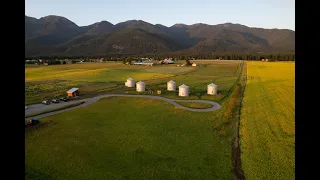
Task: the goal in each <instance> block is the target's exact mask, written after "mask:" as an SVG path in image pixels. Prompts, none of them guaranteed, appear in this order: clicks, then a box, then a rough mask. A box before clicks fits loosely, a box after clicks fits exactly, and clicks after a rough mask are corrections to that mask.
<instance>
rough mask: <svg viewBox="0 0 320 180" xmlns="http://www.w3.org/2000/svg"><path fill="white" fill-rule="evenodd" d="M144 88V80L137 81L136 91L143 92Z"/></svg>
mask: <svg viewBox="0 0 320 180" xmlns="http://www.w3.org/2000/svg"><path fill="white" fill-rule="evenodd" d="M145 90H146V85H145V84H144V82H142V81H139V82H137V91H138V92H144V91H145Z"/></svg>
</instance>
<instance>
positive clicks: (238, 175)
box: [232, 63, 247, 180]
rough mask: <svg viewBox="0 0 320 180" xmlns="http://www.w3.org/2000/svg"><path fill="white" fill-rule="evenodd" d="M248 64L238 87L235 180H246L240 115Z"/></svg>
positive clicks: (243, 66)
mask: <svg viewBox="0 0 320 180" xmlns="http://www.w3.org/2000/svg"><path fill="white" fill-rule="evenodd" d="M246 73H247V72H246V64H245V63H243V65H242V73H241V74H240V79H239V82H238V86H239V87H240V89H239V90H240V91H239V92H238V102H237V105H238V109H237V111H236V120H237V122H236V123H237V125H236V135H235V137H234V138H233V142H232V164H233V167H234V173H235V179H236V180H245V179H246V178H245V176H244V172H243V170H242V164H241V150H240V145H239V139H240V134H239V131H240V113H241V106H242V99H243V95H244V89H245V86H246V78H247V74H246Z"/></svg>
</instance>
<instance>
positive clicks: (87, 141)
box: [25, 61, 242, 180]
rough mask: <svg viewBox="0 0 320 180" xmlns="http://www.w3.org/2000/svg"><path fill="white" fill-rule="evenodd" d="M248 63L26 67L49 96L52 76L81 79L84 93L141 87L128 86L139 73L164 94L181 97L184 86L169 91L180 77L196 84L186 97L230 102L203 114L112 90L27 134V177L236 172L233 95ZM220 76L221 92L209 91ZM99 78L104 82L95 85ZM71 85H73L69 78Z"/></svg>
mask: <svg viewBox="0 0 320 180" xmlns="http://www.w3.org/2000/svg"><path fill="white" fill-rule="evenodd" d="M182 63H183V62H182ZM240 63H241V62H240V61H221V62H218V61H206V62H197V64H199V66H198V67H192V68H187V67H176V66H174V65H171V66H154V67H144V66H126V65H122V64H119V63H95V64H94V63H92V64H76V65H60V66H46V67H45V66H40V67H37V68H35V67H33V68H29V67H26V84H27V83H29V85H28V86H27V87H26V88H33V87H34V86H33V85H32V83H34V84H36V83H39V82H42V83H40V84H39V85H38V86H37V87H38V88H39V92H40V93H38V94H39V95H38V97H41V98H43V97H44V96H45V95H46V94H52V93H57V91H58V90H56V89H55V88H54V87H51V89H50V88H47V89H42V88H43V86H45V85H47V86H49V84H50V82H52V81H57V82H60V81H68V82H69V83H71V84H72V85H74V84H77V83H78V86H79V87H80V93H81V94H84V96H86V95H95V94H98V93H129V94H135V93H137V92H135V91H134V90H133V89H130V88H125V87H124V85H123V84H124V82H125V81H126V79H127V78H128V77H132V78H134V79H135V80H136V81H139V80H144V81H145V82H146V86H147V88H148V89H152V90H156V89H160V90H162V94H161V96H164V97H170V98H173V99H179V97H177V92H167V91H166V90H165V89H166V82H167V81H169V80H171V79H172V80H174V81H176V82H177V86H179V85H181V84H186V85H188V86H189V87H190V91H191V93H190V94H191V96H190V97H188V98H181V97H180V99H206V100H215V101H218V102H219V103H220V104H221V105H222V108H221V109H220V110H218V111H213V112H206V113H197V112H190V111H186V110H182V109H179V108H178V107H175V106H173V105H171V104H169V103H167V102H164V101H160V100H153V99H145V98H132V97H111V98H105V99H102V100H100V101H98V102H97V103H94V104H91V105H88V106H87V107H83V108H79V109H74V110H71V111H68V112H64V113H61V114H57V115H53V116H49V117H47V118H44V119H41V121H42V123H45V122H48V123H51V124H52V125H50V126H44V127H41V128H38V129H34V130H30V131H26V133H25V142H26V148H25V149H26V156H25V158H26V175H25V177H26V179H146V180H147V179H148V180H149V179H166V180H167V179H192V180H193V179H233V178H234V168H233V165H232V161H233V159H232V144H233V139H234V137H235V135H236V129H237V123H238V122H237V120H236V119H235V118H234V117H233V116H232V113H233V112H235V109H234V107H233V106H230V105H231V104H232V103H230V102H233V101H230V97H231V94H234V93H233V92H234V91H233V90H234V89H237V87H238V85H237V84H238V80H239V78H238V77H239V75H241V72H242V71H241V69H242V68H241V65H240ZM159 68H163V69H159ZM175 68H177V71H175V70H173V69H175ZM75 69H77V70H75ZM50 71H51V73H50ZM212 82H213V83H216V84H217V85H218V93H219V94H218V95H217V96H209V95H206V88H207V85H208V84H210V83H212ZM107 84H112V85H114V88H110V89H108V88H106V87H105V86H106V85H107ZM99 85H100V86H102V87H103V88H102V89H100V90H97V89H99V88H97V89H95V88H94V87H95V86H99ZM65 87H71V85H70V84H68V83H66V84H62V85H61V89H63V88H65ZM86 88H87V89H86ZM83 89H84V90H83ZM237 92H238V91H237ZM32 93H33V94H32ZM35 94H36V93H34V92H31V91H29V96H27V98H28V97H29V102H36V100H35V98H33V97H34V95H35ZM143 94H145V93H143ZM81 96H83V95H81ZM232 97H234V95H232ZM39 99H40V98H39ZM231 99H232V98H231ZM185 106H200V107H201V106H202V105H198V104H191V105H190V104H185ZM230 107H233V109H230ZM229 112H230V113H231V114H230V113H229Z"/></svg>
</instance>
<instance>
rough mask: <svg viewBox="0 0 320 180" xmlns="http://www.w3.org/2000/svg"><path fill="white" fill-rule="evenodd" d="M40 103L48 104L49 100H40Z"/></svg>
mask: <svg viewBox="0 0 320 180" xmlns="http://www.w3.org/2000/svg"><path fill="white" fill-rule="evenodd" d="M42 104H45V105H48V104H50V101H49V100H44V101H42Z"/></svg>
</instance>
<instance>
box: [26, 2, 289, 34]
mask: <svg viewBox="0 0 320 180" xmlns="http://www.w3.org/2000/svg"><path fill="white" fill-rule="evenodd" d="M25 15H27V16H31V17H35V18H38V19H39V18H41V17H44V16H48V15H57V16H63V17H65V18H67V19H69V20H70V21H72V22H74V23H76V24H77V25H78V26H87V25H90V24H93V23H96V22H100V21H109V22H111V23H112V24H117V23H119V22H124V21H127V20H133V19H135V20H143V21H146V22H149V23H151V24H162V25H165V26H168V27H169V26H172V25H174V24H176V23H183V24H187V25H191V24H196V23H205V24H210V25H215V24H223V23H227V22H229V23H234V24H242V25H246V26H249V27H259V28H267V29H273V28H277V29H291V30H295V0H160V1H158V0H112V1H109V0H25Z"/></svg>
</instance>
